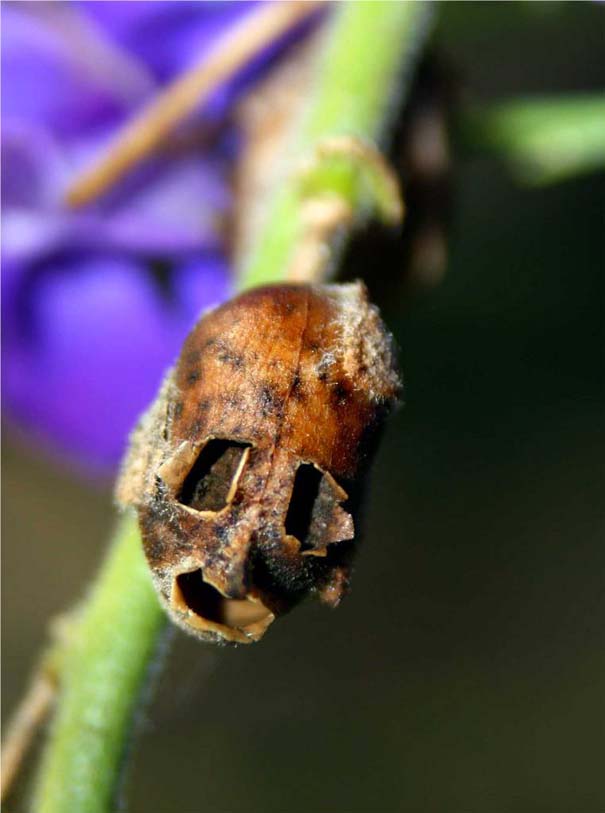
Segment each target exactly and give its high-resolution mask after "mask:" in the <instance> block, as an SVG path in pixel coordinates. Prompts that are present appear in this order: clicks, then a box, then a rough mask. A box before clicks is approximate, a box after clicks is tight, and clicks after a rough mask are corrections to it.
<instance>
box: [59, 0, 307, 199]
mask: <svg viewBox="0 0 605 813" xmlns="http://www.w3.org/2000/svg"><path fill="white" fill-rule="evenodd" d="M322 5H323V2H322V0H306V2H299V1H298V0H297V1H296V2H274V3H267V4H266V5H263V6H262V7H261V8H260V9H259V10H258V11H256V12H253V13H251V14H249V15H247V16H246V17H245V18H244V19H243V20H242V21H241V22H240V23H239V25H237V26H235V27H234V28H233V29H232V30H231V31H229V33H228V34H227V35H226V36H225V37H223V38H222V39H221V40H219V42H218V43H217V45H216V46H215V48H214V49H213V50H212V51H211V53H210V54H208V55H206V56H205V57H204V59H203V61H202V62H200V63H199V64H197V65H194V67H193V68H191V70H189V71H187V72H186V73H184V74H183V75H182V76H179V77H178V78H177V79H176V80H175V81H174V82H173V83H172V84H170V85H169V86H168V87H166V89H165V90H164V91H163V92H162V93H161V94H160V95H159V96H157V97H156V98H155V99H154V100H153V101H152V102H151V104H150V105H149V107H147V108H146V109H144V110H143V111H142V113H141V114H140V115H139V116H137V117H136V118H135V119H134V121H132V122H131V123H130V124H129V125H127V127H126V128H125V130H124V131H123V132H122V133H121V134H120V135H118V137H117V140H116V141H115V142H114V143H113V144H112V145H111V146H110V147H109V149H108V151H107V153H106V154H105V155H103V156H102V157H101V158H100V159H99V161H98V162H97V163H96V164H95V165H94V166H93V167H92V168H91V169H89V170H88V171H85V172H84V173H83V174H81V175H80V176H79V177H77V178H76V179H75V181H74V182H73V183H72V184H71V186H70V187H69V189H68V191H67V194H66V202H67V203H68V205H69V206H72V207H78V206H84V205H85V204H87V203H90V202H91V201H93V200H95V199H96V198H98V197H99V196H101V195H102V194H103V193H104V192H106V191H107V190H108V189H109V188H110V187H111V186H113V185H114V184H115V183H116V182H117V181H119V180H120V179H121V178H122V177H123V176H124V175H125V174H126V173H127V172H128V171H129V170H130V169H132V167H134V166H135V165H136V164H138V163H139V162H141V161H142V160H144V159H145V158H146V157H148V156H149V155H150V154H151V153H152V152H153V151H154V150H155V149H157V147H158V145H160V144H161V142H162V141H163V140H164V139H165V138H166V136H167V135H168V134H169V133H170V131H171V130H172V129H173V128H174V127H175V125H177V124H178V123H179V122H180V121H182V120H183V119H184V118H185V117H186V116H187V115H189V114H190V113H191V112H192V111H193V110H194V109H195V108H196V107H199V106H200V105H201V104H203V102H204V101H206V100H207V99H208V98H209V96H210V95H211V93H212V92H213V91H214V90H216V88H217V87H218V86H219V85H220V84H222V83H223V82H225V81H226V80H227V79H229V78H230V77H232V76H233V75H234V74H235V73H236V72H237V71H238V70H240V69H241V68H242V67H243V66H244V65H246V64H247V63H248V62H249V61H250V59H252V58H253V57H254V56H256V55H257V54H258V53H260V52H261V51H262V50H263V49H264V48H266V47H267V46H269V45H270V44H271V43H273V42H275V40H276V38H278V37H280V36H281V35H283V34H284V33H286V32H287V31H289V30H290V29H292V28H293V26H295V25H296V24H297V23H299V22H301V21H302V20H304V19H306V18H307V17H309V16H311V15H312V14H314V13H315V12H316V11H317V9H318V8H319V7H321V6H322Z"/></svg>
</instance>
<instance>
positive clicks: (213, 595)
mask: <svg viewBox="0 0 605 813" xmlns="http://www.w3.org/2000/svg"><path fill="white" fill-rule="evenodd" d="M172 601H173V604H174V605H175V607H176V609H178V610H180V611H181V612H183V611H186V610H189V611H190V612H191V613H193V618H190V619H189V623H190V624H191V626H194V627H197V628H198V629H201V630H206V631H210V632H217V633H219V634H220V635H221V636H222V637H223V638H225V639H227V640H230V641H237V642H242V643H243V642H247V641H250V640H257V639H258V638H260V637H261V636H262V634H263V633H264V631H265V630H266V628H267V627H268V626H269V624H270V623H271V622H272V621H273V620H274V618H275V616H274V615H273V613H272V612H271V611H270V610H269V609H268V608H267V607H265V605H264V604H263V603H262V602H261V601H260V600H255V599H253V598H245V599H235V598H228V597H226V596H223V595H222V593H220V592H219V591H218V590H217V589H216V588H215V587H213V586H212V585H211V584H208V583H207V582H205V581H204V578H203V573H202V570H201V569H198V570H194V571H191V572H190V573H181V574H180V575H179V576H177V578H176V581H175V583H174V589H173V595H172Z"/></svg>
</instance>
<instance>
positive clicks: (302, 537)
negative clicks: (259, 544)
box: [286, 463, 323, 551]
mask: <svg viewBox="0 0 605 813" xmlns="http://www.w3.org/2000/svg"><path fill="white" fill-rule="evenodd" d="M322 477H323V473H322V472H321V471H319V469H316V468H315V466H313V465H312V464H311V463H301V464H300V466H299V467H298V468H297V470H296V475H295V477H294V486H293V488H292V496H291V497H290V505H289V506H288V513H287V515H286V533H287V534H288V535H289V536H294V537H296V539H298V541H299V542H300V549H301V551H305V550H309V549H311V548H312V547H313V545H312V544H311V542H310V533H311V523H312V521H313V513H314V509H315V505H316V503H317V498H318V497H319V487H320V485H321V478H322Z"/></svg>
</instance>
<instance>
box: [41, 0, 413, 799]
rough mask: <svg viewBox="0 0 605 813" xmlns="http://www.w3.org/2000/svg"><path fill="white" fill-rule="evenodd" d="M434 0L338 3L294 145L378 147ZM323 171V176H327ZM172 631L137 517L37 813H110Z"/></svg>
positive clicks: (284, 257)
mask: <svg viewBox="0 0 605 813" xmlns="http://www.w3.org/2000/svg"><path fill="white" fill-rule="evenodd" d="M427 10H428V4H426V3H412V2H393V3H388V2H387V3H379V2H367V3H366V2H348V3H342V4H338V5H337V6H336V7H335V12H334V15H333V19H332V20H331V22H330V24H329V29H328V30H327V32H326V38H327V39H326V45H325V53H324V59H323V62H322V64H321V65H320V66H319V69H318V72H317V76H316V81H315V86H314V88H313V90H312V93H311V98H310V99H309V107H308V118H307V120H306V123H305V124H304V127H303V129H302V131H301V133H300V136H299V137H297V139H296V141H297V143H298V144H299V145H300V147H301V148H303V149H307V148H308V150H309V151H311V150H312V148H313V146H314V145H316V144H317V143H319V142H321V141H323V140H325V139H328V138H331V137H336V136H354V137H357V138H359V139H362V140H368V141H374V140H376V139H379V138H380V137H381V136H382V135H383V134H384V130H385V127H386V125H387V124H388V120H389V118H390V114H391V102H392V101H393V96H394V94H395V91H396V90H399V91H401V93H403V87H404V86H403V82H402V78H403V76H404V69H407V70H408V71H409V69H410V68H411V64H412V61H413V59H414V56H415V54H416V52H417V50H418V44H419V37H420V38H421V35H422V33H423V32H424V30H425V28H426V26H425V21H426V18H427ZM320 174H321V173H320ZM325 174H326V177H325V178H324V181H325V183H324V187H325V186H326V185H327V186H328V187H330V186H331V185H332V186H333V187H335V191H336V192H337V193H338V194H339V195H341V196H345V197H346V196H348V197H349V202H350V204H351V206H352V208H354V209H355V208H358V207H360V206H361V205H362V203H361V202H360V201H359V199H358V197H359V196H358V192H357V191H356V190H355V189H354V184H352V183H350V182H349V181H350V179H349V181H346V179H345V181H346V182H345V183H344V184H342V183H341V181H342V174H340V175H339V174H338V173H336V174H334V172H333V167H329V166H328V167H327V168H326V173H325ZM297 188H298V183H297V181H296V179H295V178H293V179H289V180H288V182H287V183H286V187H285V188H284V189H283V191H280V192H279V194H278V195H277V197H276V199H275V201H274V202H273V204H272V205H270V211H271V213H272V214H271V217H270V218H269V221H268V223H267V228H266V229H265V231H264V234H263V235H262V237H261V241H260V243H259V246H258V249H257V251H256V253H255V254H254V257H253V259H252V261H251V262H250V263H249V264H248V265H247V266H246V269H245V271H244V272H243V274H242V275H241V276H240V278H239V280H238V287H239V289H240V290H241V289H244V288H248V287H251V286H253V285H258V284H262V283H266V282H271V281H279V280H283V279H284V278H285V276H286V274H287V263H288V257H289V256H290V255H291V253H292V251H293V250H294V248H295V247H296V242H297V240H298V238H299V231H298V228H299V212H298V208H297V207H298V205H299V198H298V191H297ZM164 624H165V618H164V613H163V611H162V610H161V609H160V606H159V604H158V601H157V600H156V596H155V593H154V591H153V588H152V586H151V580H150V576H149V573H148V569H147V565H146V563H145V560H144V556H143V552H142V547H141V542H140V538H139V533H138V529H137V526H136V522H135V520H134V518H133V516H131V515H128V516H126V517H125V518H124V519H123V520H122V522H121V524H120V527H119V530H118V533H117V535H116V538H115V541H114V543H113V545H112V547H111V549H110V552H109V556H108V559H107V561H106V562H105V564H104V566H103V568H102V570H101V572H100V574H99V576H98V577H97V580H96V583H95V585H94V587H93V590H92V592H91V594H90V596H89V597H88V599H87V601H86V603H85V605H84V607H83V608H82V616H81V621H80V624H79V626H78V627H77V629H76V631H75V633H74V640H73V643H72V644H71V646H70V648H69V652H68V653H67V654H66V656H65V661H64V669H63V671H62V674H61V695H60V699H59V706H58V710H57V714H56V718H55V721H54V725H53V727H52V730H51V733H50V737H49V740H48V743H47V745H46V750H45V753H44V755H43V761H42V766H41V770H40V775H39V778H38V784H37V788H36V794H35V799H34V806H33V810H34V813H108V811H109V810H111V809H112V803H113V800H114V798H115V793H116V787H117V780H118V778H119V773H120V768H121V765H122V762H123V758H124V753H125V744H126V742H127V740H128V736H129V732H130V729H131V725H132V720H133V716H134V712H135V709H136V706H137V703H138V699H139V696H140V693H141V691H142V688H143V686H144V683H145V678H146V675H147V672H148V669H149V664H150V662H151V660H152V658H153V654H154V651H155V648H156V644H157V640H158V637H159V635H160V632H161V630H162V628H163V627H164Z"/></svg>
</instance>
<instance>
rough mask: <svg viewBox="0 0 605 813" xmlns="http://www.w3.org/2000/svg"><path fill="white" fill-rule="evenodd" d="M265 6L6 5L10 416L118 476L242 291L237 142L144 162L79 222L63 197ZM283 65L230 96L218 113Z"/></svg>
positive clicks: (6, 394)
mask: <svg viewBox="0 0 605 813" xmlns="http://www.w3.org/2000/svg"><path fill="white" fill-rule="evenodd" d="M251 5H254V4H252V3H233V2H226V3H220V2H148V1H147V0H141V1H139V0H137V2H120V3H106V2H69V3H63V2H38V3H27V2H26V3H24V2H20V3H14V4H13V3H5V4H3V30H2V115H3V133H2V173H3V181H4V182H3V194H2V212H3V217H2V221H3V222H2V281H3V300H2V310H3V349H2V355H3V374H2V378H3V401H4V405H5V408H6V414H7V415H8V417H9V419H12V420H13V421H14V422H16V423H18V424H20V425H21V426H22V427H24V428H25V429H26V430H27V431H28V432H29V433H30V435H33V436H34V437H36V438H37V439H39V440H40V441H41V442H43V443H47V444H50V445H51V446H52V447H54V448H55V449H57V450H60V451H62V452H63V453H64V454H65V455H67V456H69V457H70V458H71V459H72V460H74V461H76V462H79V463H81V464H84V465H85V466H86V467H87V468H89V469H97V470H100V471H108V470H112V469H113V468H115V465H116V464H117V462H118V461H119V459H120V456H121V454H122V453H123V449H124V444H125V439H126V436H127V434H128V432H129V430H130V429H131V428H132V426H133V424H134V422H135V420H136V417H137V415H138V414H139V413H140V412H141V411H142V409H144V407H145V406H146V405H147V403H148V402H149V401H150V399H151V398H152V397H153V395H154V393H155V391H156V390H157V387H158V385H159V383H160V381H161V378H162V374H163V372H164V370H165V369H166V368H167V367H168V366H169V365H170V363H171V362H172V360H173V359H174V357H175V356H176V354H177V352H178V348H179V346H180V344H181V342H182V340H183V338H184V336H185V335H186V333H187V331H188V329H189V328H190V327H191V324H192V323H193V321H194V319H195V318H196V316H197V314H198V313H199V312H200V310H202V309H203V308H205V307H208V306H210V305H211V304H213V303H215V302H217V301H218V300H220V299H222V298H224V297H225V296H226V295H227V294H228V292H229V277H228V264H227V261H226V257H225V253H224V247H223V243H222V239H221V235H220V233H219V230H218V227H217V222H218V218H219V216H220V214H221V213H223V212H225V210H226V209H227V207H228V205H229V192H228V185H227V180H226V179H227V175H228V170H229V163H230V154H231V152H230V147H231V146H232V143H233V139H232V138H231V137H230V136H231V135H232V134H229V133H227V132H223V136H222V137H219V138H218V139H217V140H216V143H215V145H214V146H213V148H212V151H211V152H210V153H209V152H208V151H206V152H205V153H200V152H195V153H193V152H191V151H190V152H189V153H187V154H185V155H180V156H171V157H169V158H166V157H165V158H163V159H158V158H156V159H154V160H153V161H151V162H146V164H145V166H144V167H143V168H141V169H139V170H137V171H136V172H134V173H132V175H131V176H130V177H129V178H128V180H127V181H125V182H124V183H122V184H120V185H119V188H117V189H115V190H113V191H112V192H111V193H110V194H109V195H107V196H105V197H104V198H103V200H102V201H100V202H97V203H96V204H94V205H91V206H88V207H86V209H85V210H83V211H81V212H68V211H67V210H66V209H65V207H64V206H63V205H62V203H61V201H62V196H63V193H64V190H65V188H66V185H67V182H68V181H69V180H71V179H72V178H73V177H74V175H75V173H76V171H77V169H78V168H81V167H82V166H83V165H85V164H87V163H88V162H89V161H90V158H91V157H92V156H93V155H94V154H96V153H97V152H98V150H99V147H100V146H101V145H103V144H104V143H105V142H106V141H107V139H108V138H110V137H111V136H112V135H114V134H115V131H116V129H118V128H120V127H121V126H122V125H123V124H124V122H125V121H127V120H128V119H129V118H130V117H131V116H132V115H133V113H134V112H135V111H136V110H138V109H140V107H141V105H142V104H144V103H145V102H146V101H147V100H148V99H149V98H151V97H152V96H153V94H154V92H155V91H157V89H158V88H159V87H161V86H162V84H164V83H165V82H167V81H169V80H170V79H172V78H173V77H174V76H175V75H177V74H178V73H179V72H181V71H182V70H184V69H185V68H186V67H187V66H188V65H189V64H191V63H192V61H194V60H195V61H197V60H199V59H200V58H201V57H203V55H204V53H205V52H206V51H207V50H208V48H209V47H210V46H211V45H212V44H213V43H214V41H215V40H216V38H217V36H218V35H219V34H220V33H221V32H222V31H223V30H224V29H226V28H227V27H228V26H230V25H232V24H233V22H234V21H235V20H237V19H239V18H241V17H242V15H244V14H246V13H248V12H249V10H250V6H251ZM273 50H275V49H273ZM272 56H273V54H265V55H264V58H263V59H261V60H257V61H255V64H254V65H250V66H249V68H248V69H247V70H246V71H244V72H243V75H240V76H238V77H236V78H235V80H234V81H232V82H231V83H229V84H228V85H227V86H226V87H224V88H221V89H220V92H218V93H217V94H215V98H213V99H212V100H211V101H210V103H209V104H208V105H207V106H206V108H205V109H204V110H203V111H201V113H202V115H203V117H204V119H206V120H207V119H208V118H214V119H217V118H218V117H220V116H221V114H222V113H223V112H224V111H225V110H226V109H228V107H229V105H230V104H231V103H232V102H233V99H234V98H235V97H236V96H237V94H238V93H240V92H241V90H242V89H243V88H244V87H245V85H246V83H247V82H248V83H249V82H250V81H251V80H252V79H253V78H254V77H255V76H256V75H257V74H258V72H259V70H262V69H263V67H265V66H266V65H267V64H268V61H269V60H270V58H271V57H272Z"/></svg>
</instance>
